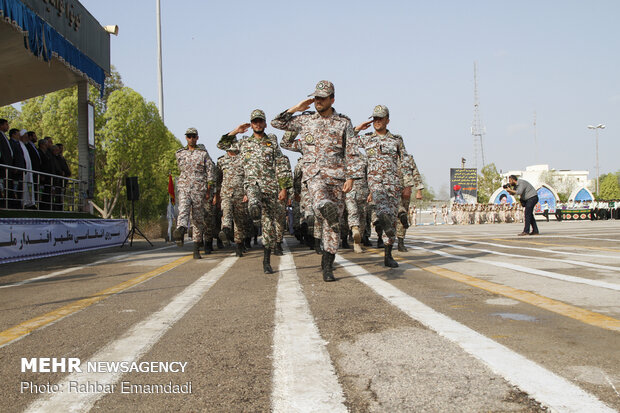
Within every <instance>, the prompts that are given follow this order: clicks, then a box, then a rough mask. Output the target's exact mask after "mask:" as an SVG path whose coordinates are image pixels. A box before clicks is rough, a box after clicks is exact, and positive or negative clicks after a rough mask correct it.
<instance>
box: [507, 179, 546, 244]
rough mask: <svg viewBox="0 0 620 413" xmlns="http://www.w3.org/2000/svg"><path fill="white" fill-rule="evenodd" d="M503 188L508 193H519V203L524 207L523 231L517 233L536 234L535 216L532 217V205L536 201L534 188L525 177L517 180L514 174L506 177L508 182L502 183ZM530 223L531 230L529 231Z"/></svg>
mask: <svg viewBox="0 0 620 413" xmlns="http://www.w3.org/2000/svg"><path fill="white" fill-rule="evenodd" d="M503 188H504V189H505V190H506V191H507V192H508V193H509V194H510V195H519V200H520V201H521V205H523V207H524V208H525V227H524V228H523V232H522V233H520V234H518V235H519V236H523V235H538V225H536V218H534V207H535V206H536V204H537V203H538V193H537V192H536V189H535V188H534V187H533V186H532V184H530V183H529V182H528V181H526V180H525V179H519V180H517V177H516V176H515V175H510V176H509V177H508V184H507V185H504V186H503ZM530 225H531V226H532V232H530Z"/></svg>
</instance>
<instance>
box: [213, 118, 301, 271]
mask: <svg viewBox="0 0 620 413" xmlns="http://www.w3.org/2000/svg"><path fill="white" fill-rule="evenodd" d="M266 126H267V121H266V120H265V112H263V111H262V110H260V109H256V110H254V111H252V113H251V114H250V123H244V124H241V125H239V126H237V127H236V128H235V129H234V130H232V131H231V132H230V133H228V134H226V135H224V136H222V138H221V139H220V141H219V142H218V144H217V147H218V148H219V149H222V150H229V149H230V148H231V147H238V148H239V155H237V156H240V157H241V160H242V162H243V170H244V173H245V176H244V180H243V187H244V190H245V194H246V195H245V196H244V198H243V202H248V205H249V206H248V209H249V212H250V217H251V218H252V219H259V218H260V219H261V226H262V227H263V247H264V254H263V271H264V273H265V274H271V273H273V269H272V268H271V252H272V251H274V250H275V247H276V227H275V225H276V222H275V221H276V219H277V213H278V211H277V209H278V206H277V202H285V201H286V197H287V190H288V188H291V187H292V186H293V176H292V173H291V170H290V163H289V162H288V160H286V162H284V158H283V156H284V155H282V151H281V150H280V147H279V146H278V139H277V138H276V135H274V134H267V133H265V128H266ZM250 127H251V128H252V131H253V132H254V133H253V134H252V136H249V137H248V136H244V137H243V138H242V139H241V140H240V141H238V140H237V138H236V136H237V134H239V133H245V132H246V131H247V130H248V129H249V128H250ZM287 165H288V168H287Z"/></svg>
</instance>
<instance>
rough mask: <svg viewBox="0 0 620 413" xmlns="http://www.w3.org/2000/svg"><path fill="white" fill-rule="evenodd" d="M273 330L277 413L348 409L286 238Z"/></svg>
mask: <svg viewBox="0 0 620 413" xmlns="http://www.w3.org/2000/svg"><path fill="white" fill-rule="evenodd" d="M283 248H284V251H285V253H286V254H285V255H284V256H282V257H280V268H279V270H280V278H279V280H278V292H277V296H276V316H275V330H274V334H273V391H272V409H273V411H274V412H276V413H279V412H282V413H284V412H287V413H288V412H346V411H347V408H346V407H345V405H344V396H343V391H342V387H341V386H340V383H338V378H337V376H336V372H335V370H334V367H333V365H332V363H331V360H330V358H329V353H328V352H327V349H326V347H325V345H326V343H325V341H324V340H323V339H322V338H321V335H320V334H319V330H318V328H317V326H316V324H315V323H314V319H313V317H312V314H311V312H310V306H309V305H308V301H307V300H306V297H305V296H304V293H303V291H302V288H301V284H300V283H299V278H298V277H297V271H296V270H295V262H294V261H293V257H292V255H291V253H290V250H289V249H288V246H287V245H286V243H284V244H283Z"/></svg>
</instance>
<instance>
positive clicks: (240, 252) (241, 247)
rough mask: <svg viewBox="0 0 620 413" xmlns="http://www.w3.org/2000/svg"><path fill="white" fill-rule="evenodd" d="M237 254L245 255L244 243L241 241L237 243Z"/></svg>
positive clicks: (239, 255)
mask: <svg viewBox="0 0 620 413" xmlns="http://www.w3.org/2000/svg"><path fill="white" fill-rule="evenodd" d="M235 255H236V256H237V257H243V243H241V242H239V243H237V244H235Z"/></svg>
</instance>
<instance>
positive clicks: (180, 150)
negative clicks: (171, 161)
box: [176, 147, 186, 153]
mask: <svg viewBox="0 0 620 413" xmlns="http://www.w3.org/2000/svg"><path fill="white" fill-rule="evenodd" d="M185 149H186V148H184V147H183V148H181V149H179V150H177V151H176V153H179V152H183V151H184V150H185Z"/></svg>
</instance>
